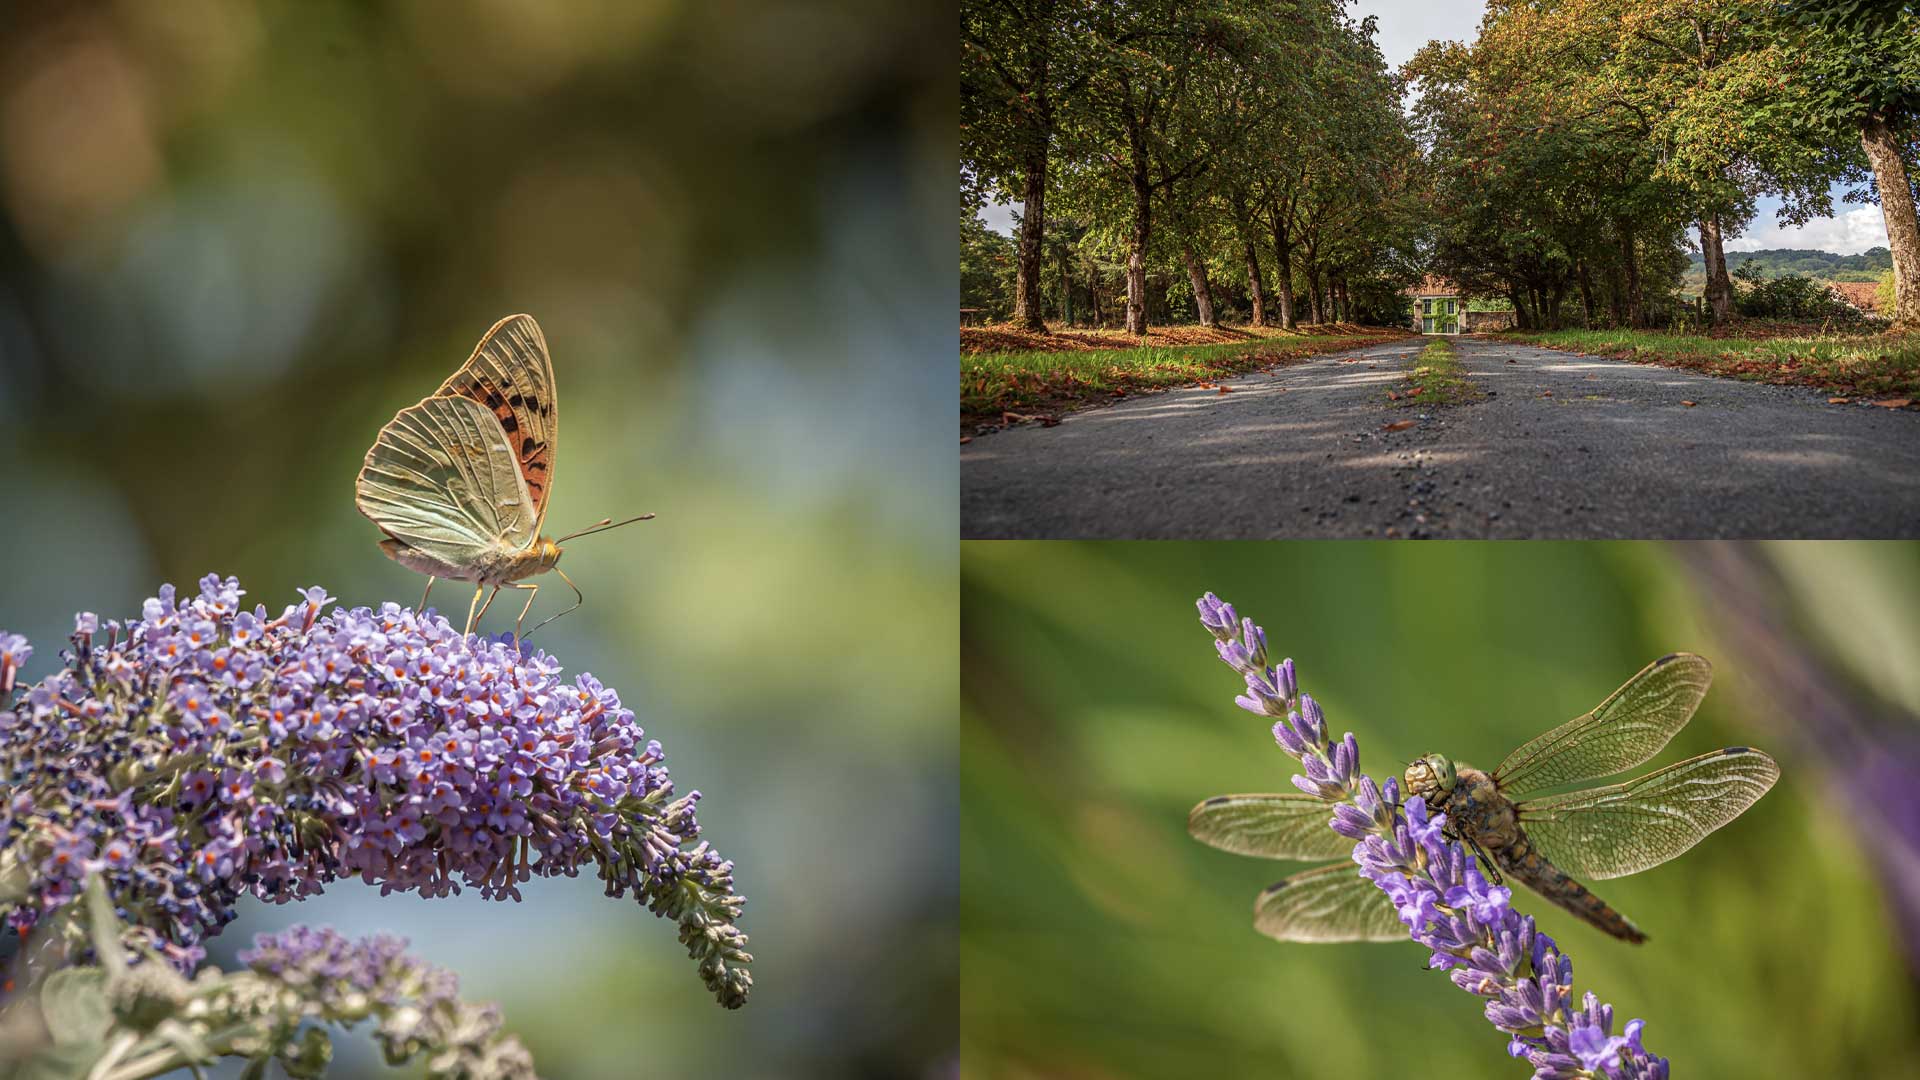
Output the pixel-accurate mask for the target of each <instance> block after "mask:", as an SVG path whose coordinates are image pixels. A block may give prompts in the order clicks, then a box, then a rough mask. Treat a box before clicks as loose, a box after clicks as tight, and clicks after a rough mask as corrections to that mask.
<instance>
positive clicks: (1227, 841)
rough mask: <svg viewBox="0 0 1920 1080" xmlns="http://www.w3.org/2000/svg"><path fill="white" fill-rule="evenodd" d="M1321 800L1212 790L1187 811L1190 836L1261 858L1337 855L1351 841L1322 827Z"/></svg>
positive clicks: (1348, 851) (1325, 811)
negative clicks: (1204, 798) (1219, 793)
mask: <svg viewBox="0 0 1920 1080" xmlns="http://www.w3.org/2000/svg"><path fill="white" fill-rule="evenodd" d="M1331 817H1332V813H1331V811H1330V810H1329V809H1328V807H1327V804H1326V803H1325V802H1323V801H1321V800H1320V799H1316V798H1314V797H1312V796H1310V795H1301V794H1294V795H1216V796H1214V797H1213V798H1211V799H1208V800H1206V801H1205V802H1202V803H1200V804H1199V805H1198V806H1195V807H1194V808H1193V810H1192V811H1191V812H1189V813H1188V814H1187V832H1189V833H1191V834H1192V835H1193V838H1194V839H1195V840H1198V841H1200V842H1201V843H1203V844H1206V845H1208V846H1210V847H1216V848H1219V849H1220V850H1221V851H1231V852H1233V853H1234V854H1236V855H1253V856H1257V857H1259V858H1263V859H1337V858H1340V857H1341V856H1344V855H1349V854H1352V852H1353V841H1351V840H1349V839H1347V838H1346V837H1344V836H1341V835H1340V834H1339V833H1337V832H1334V831H1333V830H1332V829H1330V828H1328V827H1327V821H1328V819H1329V818H1331Z"/></svg>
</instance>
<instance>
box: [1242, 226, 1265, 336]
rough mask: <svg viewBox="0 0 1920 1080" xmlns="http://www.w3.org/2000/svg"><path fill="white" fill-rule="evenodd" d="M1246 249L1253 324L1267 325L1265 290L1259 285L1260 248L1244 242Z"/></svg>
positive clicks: (1248, 289)
mask: <svg viewBox="0 0 1920 1080" xmlns="http://www.w3.org/2000/svg"><path fill="white" fill-rule="evenodd" d="M1244 245H1245V247H1246V249H1247V295H1248V297H1249V298H1250V299H1251V300H1252V302H1253V325H1255V326H1265V325H1267V298H1266V290H1265V289H1263V288H1262V287H1261V285H1260V249H1259V248H1258V247H1256V246H1255V245H1254V242H1253V241H1251V240H1247V241H1245V242H1244Z"/></svg>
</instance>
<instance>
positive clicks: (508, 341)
mask: <svg viewBox="0 0 1920 1080" xmlns="http://www.w3.org/2000/svg"><path fill="white" fill-rule="evenodd" d="M434 395H435V396H436V397H443V396H447V395H454V396H458V397H463V398H467V399H469V400H471V401H476V402H478V403H480V404H481V405H483V406H485V407H486V408H487V409H488V410H489V411H491V412H492V413H493V416H494V418H495V420H496V421H497V422H498V423H499V425H500V430H501V431H502V432H503V433H504V434H505V436H506V440H507V443H508V444H509V446H510V447H511V449H512V451H513V458H514V462H515V464H516V465H517V467H518V469H519V472H520V476H521V478H522V480H524V482H525V483H526V485H527V494H528V495H529V496H531V497H532V500H533V518H532V521H533V528H534V530H535V531H536V532H538V530H539V528H540V523H541V522H542V521H543V520H545V518H546V514H547V493H548V491H549V490H550V489H551V487H552V484H553V462H554V455H555V453H556V451H557V449H558V446H559V442H560V406H559V403H558V401H556V400H555V396H554V381H553V360H552V358H551V357H549V356H548V355H547V339H546V337H545V336H544V335H543V334H541V333H540V324H539V323H536V322H534V321H533V316H531V315H509V316H507V317H506V318H504V319H501V320H500V321H499V322H497V323H494V324H493V329H491V330H488V331H487V336H485V337H483V338H481V339H480V344H479V345H478V346H477V347H476V348H475V349H474V350H473V356H472V357H471V358H469V359H468V360H467V362H466V363H465V364H463V365H461V367H460V370H459V371H456V372H454V373H453V376H452V377H451V378H449V379H448V380H447V381H446V382H444V383H442V384H441V386H440V389H439V390H437V391H435V392H434Z"/></svg>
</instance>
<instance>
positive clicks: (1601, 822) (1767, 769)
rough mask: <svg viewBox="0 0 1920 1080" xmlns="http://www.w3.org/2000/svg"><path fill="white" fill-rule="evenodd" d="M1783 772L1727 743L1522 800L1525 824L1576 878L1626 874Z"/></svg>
mask: <svg viewBox="0 0 1920 1080" xmlns="http://www.w3.org/2000/svg"><path fill="white" fill-rule="evenodd" d="M1778 779H1780V766H1778V765H1776V764H1774V761H1773V759H1772V758H1770V757H1768V756H1767V755H1766V754H1763V753H1761V752H1760V751H1758V750H1755V749H1753V748H1751V747H1746V746H1730V747H1728V748H1726V749H1725V750H1715V751H1714V752H1713V753H1711V754H1701V755H1700V756H1699V757H1695V758H1688V759H1687V760H1685V761H1682V762H1680V763H1679V764H1677V765H1669V766H1667V767H1666V768H1664V769H1660V770H1657V771H1655V772H1650V773H1648V774H1647V775H1645V776H1642V777H1640V778H1639V779H1637V780H1630V781H1628V782H1627V783H1624V784H1612V785H1609V786H1607V787H1600V788H1592V789H1590V790H1587V791H1575V792H1572V793H1570V794H1567V795H1554V796H1550V797H1548V798H1545V799H1535V800H1533V801H1530V802H1523V803H1521V804H1520V806H1519V811H1520V826H1521V828H1523V829H1525V830H1526V832H1527V837H1528V838H1529V839H1531V840H1532V841H1533V845H1534V847H1535V848H1537V849H1539V851H1540V854H1541V855H1543V856H1545V857H1546V859H1547V860H1548V861H1549V862H1551V863H1553V864H1554V865H1555V866H1557V867H1559V868H1560V869H1562V870H1564V871H1566V872H1567V873H1569V874H1572V875H1573V876H1574V877H1577V878H1600V879H1605V878H1616V877H1625V876H1626V875H1628V874H1637V873H1639V872H1640V871H1642V870H1645V869H1647V868H1649V867H1654V866H1658V865H1660V864H1661V863H1663V862H1666V861H1667V860H1668V859H1671V858H1673V857H1674V856H1675V855H1678V854H1680V853H1681V852H1683V851H1685V850H1687V849H1688V848H1690V847H1692V846H1693V845H1695V844H1697V843H1699V842H1700V841H1701V840H1703V839H1705V838H1706V836H1707V834H1708V833H1710V832H1712V831H1713V830H1715V829H1717V828H1719V827H1720V826H1722V825H1725V824H1726V823H1727V822H1729V821H1732V820H1733V819H1734V818H1737V817H1739V816H1740V815H1741V814H1742V813H1744V812H1745V811H1746V809H1747V807H1749V806H1752V805H1753V804H1754V803H1755V802H1758V801H1759V799H1760V796H1762V795H1765V794H1766V793H1767V789H1769V788H1771V787H1773V782H1774V781H1775V780H1778Z"/></svg>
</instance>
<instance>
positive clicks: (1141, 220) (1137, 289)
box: [1127, 164, 1153, 337]
mask: <svg viewBox="0 0 1920 1080" xmlns="http://www.w3.org/2000/svg"><path fill="white" fill-rule="evenodd" d="M1145 174H1146V166H1145V165H1144V164H1143V165H1142V166H1141V167H1140V170H1139V172H1138V173H1136V175H1135V178H1134V209H1133V236H1132V242H1131V243H1130V244H1129V245H1128V247H1127V333H1129V334H1138V335H1140V336H1142V337H1145V336H1146V333H1147V241H1148V240H1149V239H1150V238H1151V237H1152V235H1153V234H1152V229H1153V210H1152V201H1153V200H1152V198H1151V197H1150V192H1149V191H1148V189H1147V186H1146V175H1145Z"/></svg>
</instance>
